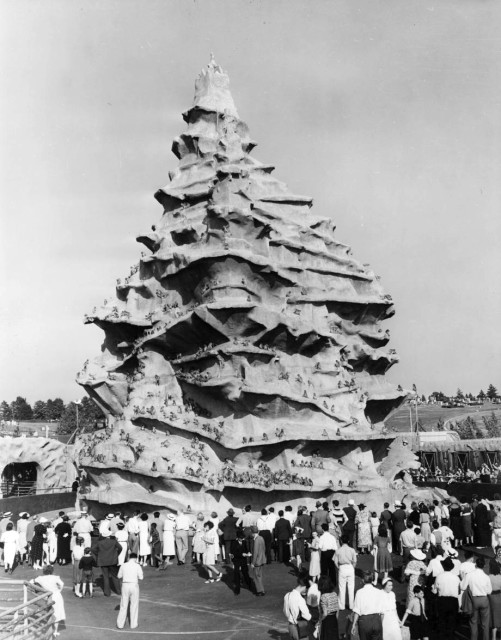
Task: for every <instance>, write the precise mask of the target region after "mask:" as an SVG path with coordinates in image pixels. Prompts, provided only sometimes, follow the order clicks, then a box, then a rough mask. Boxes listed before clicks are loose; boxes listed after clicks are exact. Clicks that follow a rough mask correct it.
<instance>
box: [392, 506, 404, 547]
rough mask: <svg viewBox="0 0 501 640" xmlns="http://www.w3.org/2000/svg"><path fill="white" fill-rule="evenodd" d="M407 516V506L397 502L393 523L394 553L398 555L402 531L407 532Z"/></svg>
mask: <svg viewBox="0 0 501 640" xmlns="http://www.w3.org/2000/svg"><path fill="white" fill-rule="evenodd" d="M406 520H407V514H406V513H405V505H403V504H402V503H400V502H395V511H394V512H393V516H392V521H393V530H392V533H393V551H394V552H395V553H398V548H399V546H398V545H399V543H400V534H401V533H402V531H405V529H406V528H407V527H406V524H405V523H406Z"/></svg>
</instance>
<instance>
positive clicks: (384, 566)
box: [374, 524, 393, 584]
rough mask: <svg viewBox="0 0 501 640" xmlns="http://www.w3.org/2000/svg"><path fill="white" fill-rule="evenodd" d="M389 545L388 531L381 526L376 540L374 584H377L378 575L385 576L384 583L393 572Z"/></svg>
mask: <svg viewBox="0 0 501 640" xmlns="http://www.w3.org/2000/svg"><path fill="white" fill-rule="evenodd" d="M389 544H390V539H389V538H388V529H387V528H386V527H385V526H384V524H381V525H379V529H378V534H377V536H376V537H375V538H374V584H377V581H378V574H380V573H382V574H383V581H384V580H386V579H387V578H388V573H389V572H390V571H392V570H393V562H392V560H391V553H390V550H389V548H388V546H389Z"/></svg>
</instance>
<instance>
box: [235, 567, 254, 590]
mask: <svg viewBox="0 0 501 640" xmlns="http://www.w3.org/2000/svg"><path fill="white" fill-rule="evenodd" d="M242 578H243V579H244V582H245V584H246V585H247V588H248V589H251V580H250V576H249V565H248V564H247V558H242V560H237V561H236V562H235V563H234V565H233V590H234V592H235V593H240V585H241V583H242Z"/></svg>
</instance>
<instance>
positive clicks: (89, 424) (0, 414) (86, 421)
mask: <svg viewBox="0 0 501 640" xmlns="http://www.w3.org/2000/svg"><path fill="white" fill-rule="evenodd" d="M104 417H105V416H104V413H103V411H102V410H101V409H100V408H99V407H98V406H97V404H96V403H95V402H94V401H93V400H92V399H91V398H89V397H88V396H85V397H84V398H82V401H81V402H80V403H79V404H78V426H79V428H81V429H82V431H88V430H89V429H93V428H94V427H95V426H96V425H97V422H98V421H102V419H103V418H104ZM0 420H3V421H5V422H10V421H12V420H13V421H15V422H20V421H22V422H29V421H32V420H33V421H35V420H36V421H44V422H59V425H58V428H57V431H58V432H59V433H71V432H72V431H73V430H74V429H76V427H77V406H76V403H75V402H68V404H65V403H64V402H63V400H62V399H61V398H54V400H51V399H49V400H37V401H36V402H35V403H34V405H33V407H32V406H31V405H30V403H29V402H27V400H26V398H22V397H21V396H18V397H17V398H16V399H15V400H14V401H13V402H11V403H8V402H7V401H6V400H4V401H3V402H2V403H0Z"/></svg>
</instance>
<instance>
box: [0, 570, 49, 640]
mask: <svg viewBox="0 0 501 640" xmlns="http://www.w3.org/2000/svg"><path fill="white" fill-rule="evenodd" d="M53 634H54V609H53V606H52V594H51V593H50V592H49V591H46V590H45V589H42V588H41V587H39V586H37V585H34V584H31V583H30V582H25V581H23V580H0V640H4V639H5V640H6V639H7V638H12V639H13V640H17V639H19V640H50V638H52V637H53Z"/></svg>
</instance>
